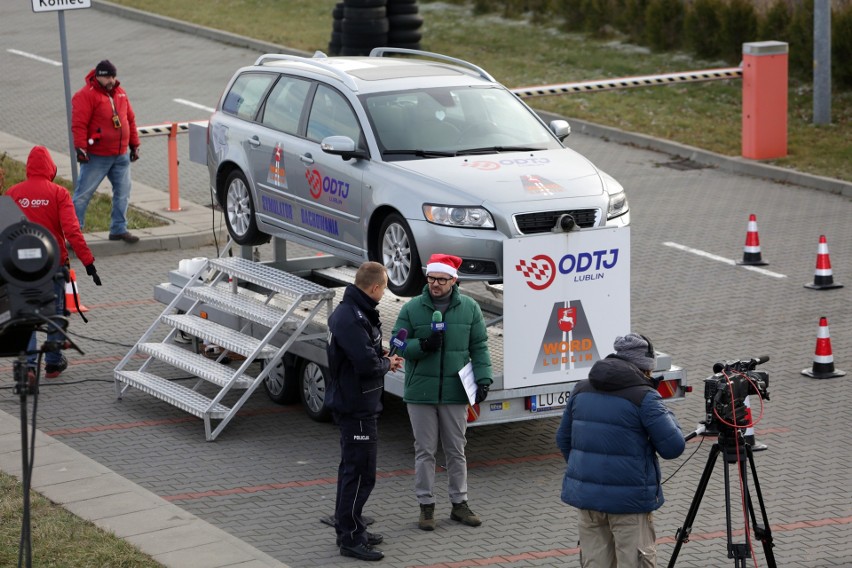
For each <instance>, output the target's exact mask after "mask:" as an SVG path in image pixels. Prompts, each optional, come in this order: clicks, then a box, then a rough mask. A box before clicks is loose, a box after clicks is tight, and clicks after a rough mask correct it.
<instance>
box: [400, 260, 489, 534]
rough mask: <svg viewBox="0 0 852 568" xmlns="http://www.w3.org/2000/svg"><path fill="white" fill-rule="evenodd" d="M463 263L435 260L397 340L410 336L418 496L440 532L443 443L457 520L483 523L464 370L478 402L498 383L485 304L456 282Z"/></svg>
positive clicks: (408, 377)
mask: <svg viewBox="0 0 852 568" xmlns="http://www.w3.org/2000/svg"><path fill="white" fill-rule="evenodd" d="M461 263H462V260H461V259H460V258H459V257H457V256H452V255H446V254H434V255H432V258H430V259H429V263H428V264H427V266H426V282H427V284H426V286H424V288H423V293H422V294H421V295H420V296H417V297H415V298H412V299H411V300H410V301H409V302H408V303H407V304H405V306H403V308H402V311H400V313H399V318H398V319H397V320H396V325H394V329H393V334H394V335H396V334H397V333H398V332H399V330H400V329H406V330H408V338H409V339H408V343H407V345H406V347H405V350H404V352H403V357H404V358H405V360H406V363H405V391H404V394H403V400H404V401H405V402H406V404H407V405H408V416H409V418H410V419H411V427H412V430H413V431H414V453H415V457H414V472H415V474H414V475H415V479H414V486H415V487H414V491H415V493H416V495H417V500H418V502H419V503H420V520H419V523H418V526H419V527H420V528H421V529H423V530H425V531H431V530H435V495H434V493H433V490H432V488H433V486H434V485H435V453H436V452H437V450H438V438H439V437H440V439H441V445H442V447H443V450H444V455H445V457H446V460H447V478H448V479H447V483H448V494H449V498H450V502H451V503H452V512H451V513H450V518H451V519H452V520H454V521H458V522H460V523H464V524H465V525H468V526H472V527H476V526H479V525H481V524H482V521H480V520H479V517H478V516H477V515H476V514H474V513H473V511H471V510H470V507H468V504H467V460H466V459H465V455H464V447H465V444H466V443H467V440H466V439H465V431H466V430H467V406H468V403H469V401H468V397H467V394H466V392H465V389H464V385H463V384H462V381H461V378H460V377H459V371H461V370H462V368H463V367H464V366H465V365H467V364H468V363H471V365H472V366H473V375H474V377H475V379H476V383H477V386H478V387H477V393H476V400H475V402H476V403H479V402H482V401H483V400H485V397H486V396H488V388H489V386H490V385H491V382H492V381H491V356H490V355H489V353H488V335H487V333H486V331H485V320H484V319H483V317H482V310H480V308H479V304H477V303H476V301H474V300H473V299H472V298H470V297H468V296H465V295H463V294H461V293H460V292H459V289H458V286H457V285H456V281H457V280H458V269H459V266H461Z"/></svg>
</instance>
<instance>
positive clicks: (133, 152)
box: [130, 146, 139, 162]
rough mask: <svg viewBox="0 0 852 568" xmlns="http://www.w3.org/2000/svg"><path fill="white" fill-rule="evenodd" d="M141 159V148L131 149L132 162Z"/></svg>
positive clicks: (132, 147) (134, 147)
mask: <svg viewBox="0 0 852 568" xmlns="http://www.w3.org/2000/svg"><path fill="white" fill-rule="evenodd" d="M138 159H139V146H131V147H130V161H131V162H135V161H136V160H138Z"/></svg>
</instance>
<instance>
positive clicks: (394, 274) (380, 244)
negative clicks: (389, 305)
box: [375, 213, 426, 296]
mask: <svg viewBox="0 0 852 568" xmlns="http://www.w3.org/2000/svg"><path fill="white" fill-rule="evenodd" d="M375 258H376V261H377V262H380V263H382V264H383V265H384V266H385V268H386V269H387V271H388V290H390V291H391V292H393V293H394V294H396V295H397V296H416V295H417V294H419V293H420V291H421V290H422V289H423V285H424V284H425V283H426V278H425V277H424V276H423V271H422V270H421V266H420V255H419V254H418V252H417V244H416V243H415V242H414V236H413V234H412V233H411V228H409V226H408V223H406V222H405V219H403V218H402V216H401V215H399V214H398V213H391V214H390V215H388V216H387V217H386V218H385V220H384V222H382V226H381V229H380V230H379V234H378V239H377V241H376V249H375Z"/></svg>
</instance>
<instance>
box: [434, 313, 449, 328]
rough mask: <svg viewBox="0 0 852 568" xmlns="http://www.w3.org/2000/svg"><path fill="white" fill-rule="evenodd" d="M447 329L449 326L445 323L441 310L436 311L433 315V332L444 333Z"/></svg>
mask: <svg viewBox="0 0 852 568" xmlns="http://www.w3.org/2000/svg"><path fill="white" fill-rule="evenodd" d="M446 327H447V324H445V323H444V315H443V314H442V313H441V312H440V311H439V310H435V311H434V312H433V313H432V331H444V329H446Z"/></svg>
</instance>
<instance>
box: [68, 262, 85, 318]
mask: <svg viewBox="0 0 852 568" xmlns="http://www.w3.org/2000/svg"><path fill="white" fill-rule="evenodd" d="M69 272H70V273H71V279H70V280H69V281H68V282H66V283H65V309H66V310H68V311H69V312H71V313H73V314H76V313H80V312H88V311H89V308H87V307H86V306H84V305H83V302H81V301H80V293H79V292H78V293H77V303H79V304H80V309H79V310H78V309H77V304H76V303H74V291H75V290H77V275H76V274H74V269H73V268H72V269H71V270H69Z"/></svg>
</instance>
